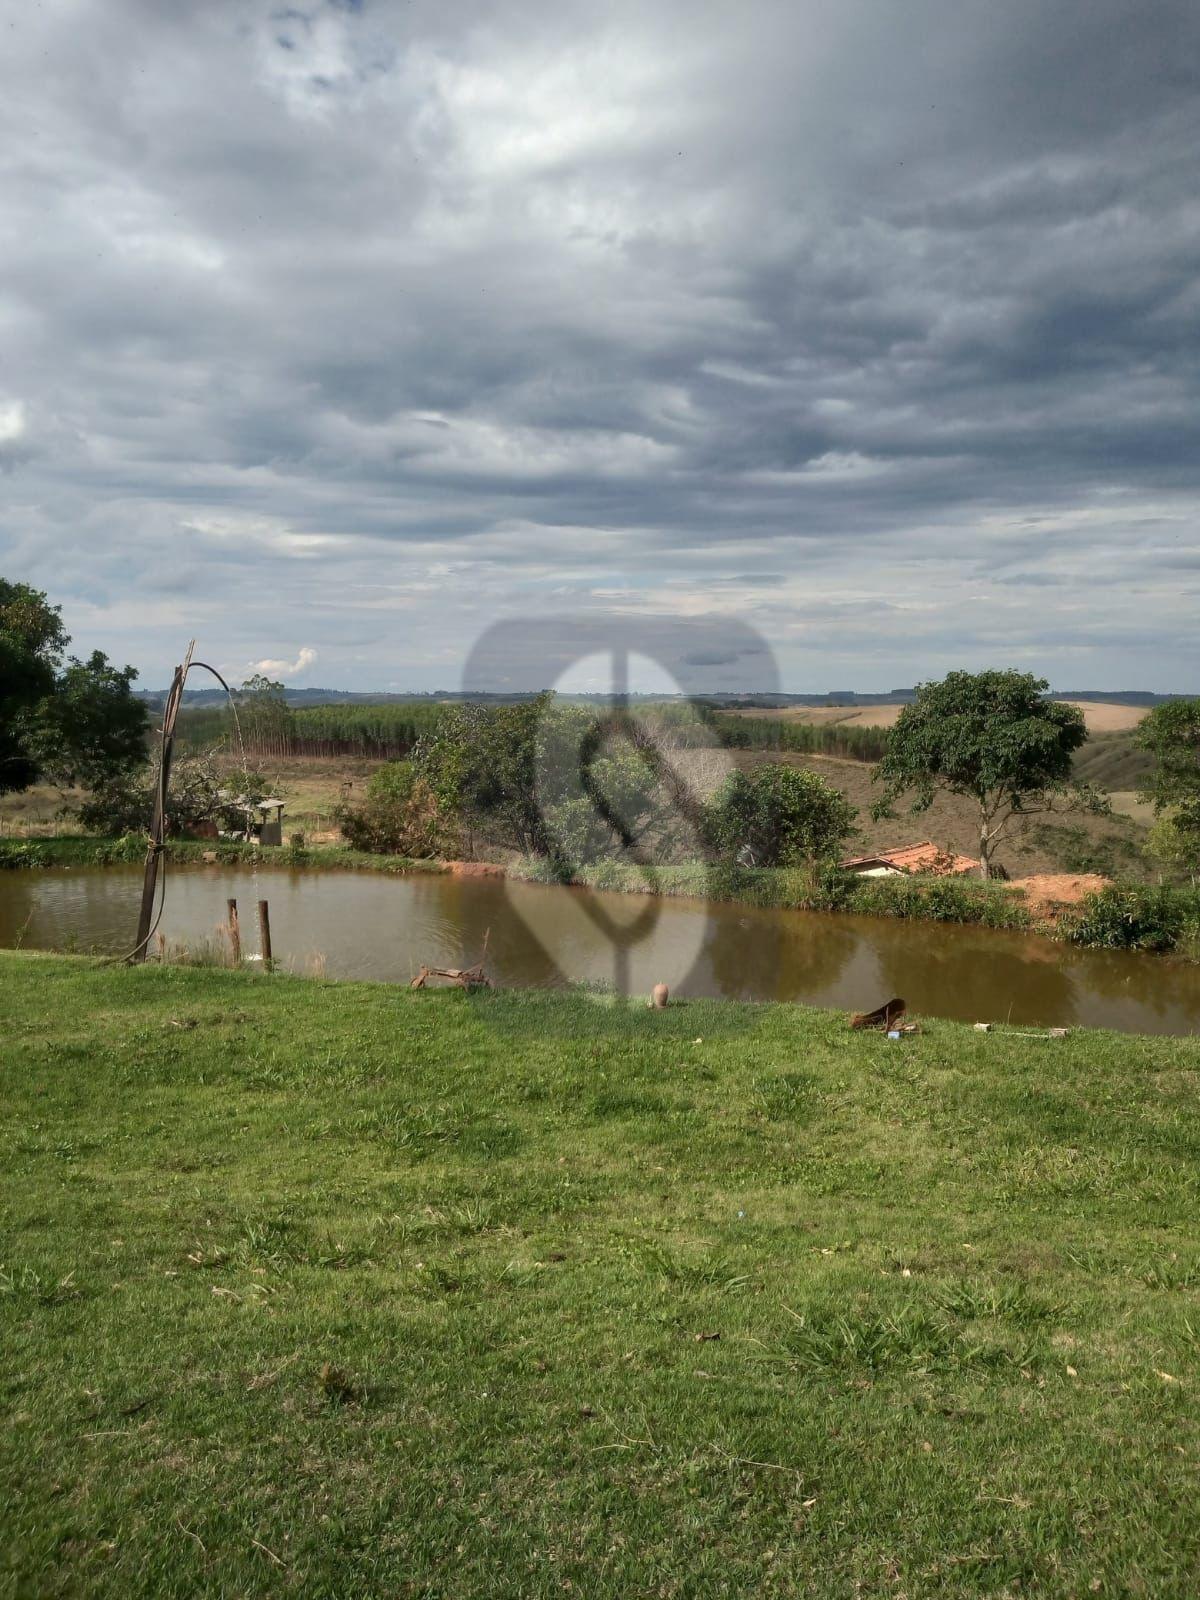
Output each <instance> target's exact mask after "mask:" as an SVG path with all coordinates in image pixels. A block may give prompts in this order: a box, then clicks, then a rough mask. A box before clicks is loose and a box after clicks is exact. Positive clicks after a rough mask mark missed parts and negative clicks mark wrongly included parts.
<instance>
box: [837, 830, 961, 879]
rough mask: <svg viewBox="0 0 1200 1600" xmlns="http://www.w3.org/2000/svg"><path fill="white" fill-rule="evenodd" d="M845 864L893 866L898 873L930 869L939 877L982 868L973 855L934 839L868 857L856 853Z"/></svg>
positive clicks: (878, 852) (846, 865)
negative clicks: (939, 843)
mask: <svg viewBox="0 0 1200 1600" xmlns="http://www.w3.org/2000/svg"><path fill="white" fill-rule="evenodd" d="M842 865H843V866H844V867H872V866H876V865H878V866H881V867H894V868H895V869H896V871H897V872H927V873H932V874H933V875H934V876H935V877H939V878H941V877H953V876H955V875H956V874H958V873H964V872H978V870H979V862H978V861H975V860H972V858H971V857H970V856H960V855H957V854H956V853H955V852H954V851H953V850H943V849H942V848H941V846H940V845H936V844H934V843H933V841H932V840H931V839H926V840H924V841H923V842H922V843H921V844H905V845H899V846H897V848H896V849H894V850H875V851H872V853H871V854H870V855H869V856H855V857H854V858H853V859H852V860H850V861H843V862H842Z"/></svg>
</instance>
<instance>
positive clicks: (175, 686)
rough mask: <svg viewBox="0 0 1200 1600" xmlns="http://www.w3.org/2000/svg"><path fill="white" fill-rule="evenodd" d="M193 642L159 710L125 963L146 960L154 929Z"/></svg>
mask: <svg viewBox="0 0 1200 1600" xmlns="http://www.w3.org/2000/svg"><path fill="white" fill-rule="evenodd" d="M195 648H196V641H195V640H194V639H193V640H192V641H191V642H190V643H189V645H188V647H187V654H186V655H185V656H184V658H183V662H182V664H181V665H180V666H178V667H176V668H175V677H174V678H173V680H172V682H171V688H170V692H169V693H168V695H167V703H166V705H165V706H164V707H163V721H162V734H161V744H160V747H159V763H158V787H157V789H156V790H155V794H154V815H153V816H152V817H151V819H150V843H149V844H148V845H147V847H146V868H145V873H144V875H143V878H142V909H141V912H140V914H139V916H138V932H137V943H136V944H135V945H134V947H133V949H132V950H131V951H130V953H129V958H128V959H129V961H130V962H131V963H135V962H138V961H144V960H145V959H146V946H147V945H148V944H149V943H150V934H151V932H152V931H153V927H154V895H155V891H156V889H157V887H158V861H159V857H160V856H161V855H162V852H163V845H164V843H165V840H166V833H167V784H168V783H169V782H170V778H171V753H172V751H173V749H174V745H175V721H176V718H177V717H178V716H179V707H180V705H181V703H182V701H183V686H184V684H185V683H186V682H187V675H188V669H189V668H190V667H191V664H192V651H193V650H194V649H195Z"/></svg>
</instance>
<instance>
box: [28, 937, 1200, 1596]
mask: <svg viewBox="0 0 1200 1600" xmlns="http://www.w3.org/2000/svg"><path fill="white" fill-rule="evenodd" d="M0 1040H2V1041H3V1044H2V1045H0V1059H2V1062H3V1067H2V1071H3V1084H2V1092H0V1105H2V1106H3V1110H4V1127H3V1140H4V1161H3V1169H2V1170H3V1193H2V1199H0V1224H2V1241H3V1248H2V1249H0V1257H2V1258H3V1260H4V1262H5V1263H6V1265H5V1267H4V1273H5V1277H4V1279H3V1281H2V1282H0V1288H3V1289H6V1290H7V1292H5V1293H3V1294H0V1319H2V1320H3V1324H4V1327H3V1332H2V1335H0V1348H2V1349H3V1351H4V1357H3V1364H2V1368H0V1373H2V1377H0V1383H2V1388H0V1395H2V1399H3V1408H4V1416H5V1423H4V1428H3V1432H2V1433H0V1506H4V1507H6V1508H7V1509H6V1510H5V1511H3V1512H2V1513H0V1519H2V1523H3V1531H4V1535H5V1537H4V1539H3V1541H2V1542H0V1592H11V1593H17V1594H27V1595H33V1594H36V1595H39V1596H46V1595H58V1594H85V1593H86V1594H87V1595H89V1596H96V1595H113V1596H118V1595H119V1596H121V1597H123V1600H125V1597H132V1596H143V1595H144V1596H150V1595H153V1596H156V1597H161V1596H170V1595H184V1594H197V1593H207V1594H213V1595H217V1594H220V1595H234V1594H237V1595H256V1594H276V1593H281V1592H286V1591H288V1590H293V1591H295V1592H303V1593H304V1594H305V1595H306V1596H328V1597H331V1600H332V1597H334V1596H336V1597H337V1600H348V1597H351V1596H356V1595H368V1594H370V1595H377V1594H388V1595H406V1594H411V1595H427V1596H451V1595H453V1596H466V1595H470V1596H485V1595H486V1596H489V1597H491V1596H503V1597H507V1596H550V1595H555V1596H560V1595H562V1594H564V1593H568V1594H581V1595H586V1596H588V1597H589V1600H591V1597H595V1596H599V1597H605V1596H613V1597H616V1596H622V1597H624V1596H631V1595H639V1596H640V1595H651V1594H652V1595H666V1596H673V1595H679V1596H684V1595H686V1596H718V1595H742V1594H755V1595H777V1596H783V1595H787V1596H795V1595H811V1596H819V1597H821V1600H828V1597H831V1596H842V1595H844V1596H847V1597H849V1596H858V1597H870V1596H880V1597H882V1596H888V1597H891V1600H894V1597H895V1596H897V1595H900V1594H904V1595H906V1596H908V1597H910V1600H912V1597H916V1596H941V1595H973V1596H985V1595H986V1596H1001V1595H1016V1594H1018V1593H1019V1594H1022V1595H1028V1594H1039V1595H1061V1596H1068V1595H1070V1596H1083V1595H1088V1594H1090V1593H1093V1592H1098V1593H1103V1594H1114V1595H1115V1594H1131V1593H1137V1594H1142V1595H1161V1596H1173V1597H1174V1596H1179V1595H1182V1594H1186V1593H1194V1592H1195V1591H1196V1587H1197V1580H1198V1574H1200V1523H1198V1522H1197V1519H1196V1517H1195V1505H1196V1499H1195V1495H1196V1487H1197V1484H1196V1469H1197V1458H1198V1456H1197V1453H1198V1451H1200V1432H1198V1430H1197V1414H1198V1408H1197V1397H1198V1394H1200V1348H1198V1343H1197V1330H1200V1307H1198V1306H1197V1300H1198V1297H1200V1250H1198V1247H1197V1244H1196V1239H1195V1230H1194V1217H1195V1206H1196V1199H1197V1191H1198V1189H1200V1176H1198V1174H1200V1163H1198V1160H1197V1157H1198V1156H1200V1123H1198V1122H1197V1119H1196V1116H1195V1098H1196V1084H1197V1074H1198V1072H1200V1044H1197V1043H1195V1042H1191V1041H1182V1040H1169V1039H1156V1040H1148V1039H1145V1040H1143V1039H1130V1038H1128V1037H1118V1036H1116V1035H1104V1034H1079V1035H1076V1036H1073V1037H1071V1038H1069V1039H1067V1040H1062V1041H1056V1042H1054V1043H1048V1042H1037V1041H1033V1040H1017V1039H1012V1040H1010V1039H1007V1038H1005V1037H1004V1036H1002V1035H996V1034H993V1035H990V1036H981V1035H978V1034H974V1033H972V1032H970V1031H969V1030H965V1029H963V1028H961V1027H957V1026H955V1025H952V1024H933V1025H931V1026H929V1028H928V1030H927V1031H926V1032H925V1033H924V1034H923V1035H922V1036H920V1037H919V1038H917V1039H914V1040H910V1041H907V1042H905V1043H904V1044H901V1045H895V1044H890V1043H888V1042H887V1041H886V1040H884V1039H882V1038H879V1037H877V1036H872V1037H863V1036H860V1035H852V1034H850V1033H849V1032H848V1031H847V1030H846V1028H845V1024H844V1020H843V1019H841V1018H840V1017H838V1016H836V1015H832V1014H828V1013H821V1012H814V1011H802V1010H796V1009H792V1008H784V1007H778V1008H762V1009H749V1008H742V1007H736V1006H722V1005H719V1004H695V1005H687V1006H681V1007H678V1008H672V1009H671V1010H669V1011H667V1012H666V1013H650V1012H646V1011H643V1010H633V1011H612V1010H609V1009H607V1008H604V1007H602V1006H599V1005H597V1004H594V1003H592V1002H589V1001H587V1000H585V999H577V998H572V997H569V996H568V997H564V996H555V995H550V994H517V993H509V994H499V995H494V996H489V997H487V998H486V999H484V1000H482V1001H474V1000H471V999H470V998H468V997H467V996H465V995H462V994H458V993H440V994H411V993H409V992H407V991H398V990H396V989H393V988H387V987H375V986H370V985H363V984H346V985H332V984H320V983H314V982H304V981H301V980H287V979H270V978H262V977H260V978H258V979H254V978H247V977H244V976H241V975H237V974H230V973H222V972H206V971H194V970H183V969H171V968H166V969H156V968H147V969H142V970H139V971H127V970H124V969H115V970H114V969H111V968H110V969H101V968H98V967H96V966H94V965H92V964H90V963H87V962H83V961H78V960H76V961H72V960H69V959H62V958H50V957H30V956H12V955H7V956H2V957H0ZM716 1335H719V1338H716V1337H714V1336H716ZM325 1363H329V1364H331V1366H332V1368H333V1369H335V1370H334V1371H332V1372H326V1375H325V1378H324V1380H323V1379H322V1369H323V1366H324V1364H325ZM343 1380H344V1382H343Z"/></svg>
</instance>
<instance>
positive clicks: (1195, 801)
mask: <svg viewBox="0 0 1200 1600" xmlns="http://www.w3.org/2000/svg"><path fill="white" fill-rule="evenodd" d="M1136 739H1137V743H1138V745H1139V746H1140V748H1141V749H1143V750H1145V751H1147V752H1148V753H1149V754H1150V755H1151V756H1153V758H1154V770H1153V772H1152V773H1151V775H1150V777H1149V778H1148V779H1147V780H1146V783H1145V786H1144V788H1143V789H1142V792H1141V795H1140V798H1141V799H1142V800H1147V801H1149V802H1151V803H1152V804H1153V806H1154V811H1155V815H1156V816H1158V817H1159V818H1160V819H1162V822H1161V825H1160V828H1159V829H1156V830H1155V834H1156V838H1157V843H1158V845H1160V846H1162V848H1161V849H1156V851H1155V853H1156V854H1159V855H1162V856H1164V857H1166V858H1170V859H1171V860H1172V861H1173V862H1174V864H1175V865H1177V866H1180V867H1182V868H1183V869H1184V870H1185V871H1186V872H1188V873H1189V874H1191V875H1192V876H1193V877H1194V876H1195V874H1196V873H1197V871H1198V870H1200V700H1166V701H1164V702H1163V704H1162V705H1159V706H1155V707H1154V709H1153V711H1151V712H1150V713H1149V714H1148V715H1147V716H1145V717H1144V718H1143V719H1142V721H1141V723H1140V724H1139V726H1138V730H1137V735H1136Z"/></svg>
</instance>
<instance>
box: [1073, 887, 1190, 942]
mask: <svg viewBox="0 0 1200 1600" xmlns="http://www.w3.org/2000/svg"><path fill="white" fill-rule="evenodd" d="M1058 927H1059V934H1060V936H1061V937H1062V938H1064V939H1066V940H1067V941H1068V942H1069V943H1070V944H1078V945H1087V946H1090V947H1091V948H1092V949H1101V950H1173V949H1175V947H1176V946H1177V945H1178V944H1180V943H1181V942H1183V941H1185V940H1194V939H1195V937H1196V933H1197V929H1198V928H1200V895H1197V894H1195V893H1193V892H1191V891H1189V890H1183V889H1168V888H1149V887H1146V886H1143V885H1140V884H1137V885H1134V884H1114V885H1112V886H1111V887H1110V888H1108V889H1101V890H1100V891H1099V893H1097V894H1090V895H1088V897H1087V898H1086V899H1085V900H1084V901H1083V903H1082V904H1081V905H1080V906H1079V908H1078V909H1077V910H1076V911H1073V912H1071V913H1069V914H1068V915H1066V916H1064V917H1063V918H1062V919H1061V920H1060V922H1059V925H1058Z"/></svg>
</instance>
